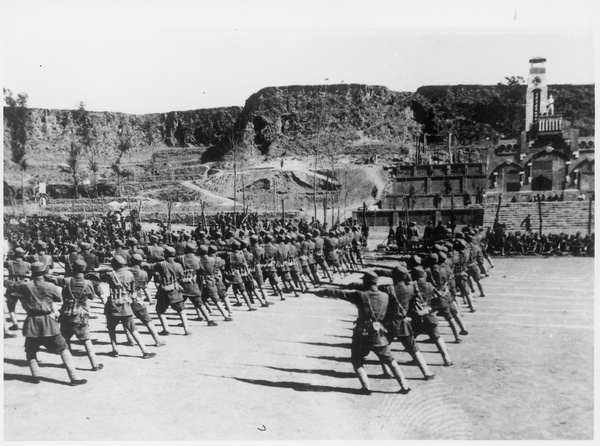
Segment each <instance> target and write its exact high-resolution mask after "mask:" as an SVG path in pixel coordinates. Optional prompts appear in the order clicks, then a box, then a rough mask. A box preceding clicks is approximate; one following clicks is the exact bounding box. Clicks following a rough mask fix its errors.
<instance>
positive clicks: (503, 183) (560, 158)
mask: <svg viewBox="0 0 600 446" xmlns="http://www.w3.org/2000/svg"><path fill="white" fill-rule="evenodd" d="M529 62H530V64H531V66H530V68H529V76H528V79H527V98H526V99H527V101H526V107H527V108H526V111H525V131H523V132H522V134H521V135H520V137H519V138H516V139H503V140H499V141H498V144H497V146H496V149H495V150H494V151H490V152H488V170H487V179H488V184H487V188H488V191H489V192H492V193H494V192H501V193H504V192H509V193H524V195H525V196H527V195H532V193H537V192H540V191H544V193H545V194H546V195H549V194H558V195H564V196H565V199H574V198H573V197H576V196H578V191H587V192H589V191H593V190H594V150H595V141H594V137H593V136H592V137H579V131H578V130H577V129H576V128H573V127H572V125H571V122H569V121H567V120H566V119H564V118H563V115H562V114H561V112H560V110H558V111H557V112H555V110H554V98H553V97H552V95H550V96H548V84H547V80H546V68H545V66H544V62H546V59H544V58H542V57H536V58H533V59H531V60H530V61H529Z"/></svg>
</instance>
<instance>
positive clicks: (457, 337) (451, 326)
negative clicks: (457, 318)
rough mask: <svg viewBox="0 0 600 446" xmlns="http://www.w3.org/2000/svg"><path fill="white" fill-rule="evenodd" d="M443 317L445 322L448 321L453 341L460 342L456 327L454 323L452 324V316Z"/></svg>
mask: <svg viewBox="0 0 600 446" xmlns="http://www.w3.org/2000/svg"><path fill="white" fill-rule="evenodd" d="M444 319H446V322H448V325H450V330H452V334H453V335H454V341H455V342H456V343H457V344H460V343H461V339H460V337H459V336H458V330H457V329H456V325H455V324H454V321H453V320H452V316H450V315H446V316H444Z"/></svg>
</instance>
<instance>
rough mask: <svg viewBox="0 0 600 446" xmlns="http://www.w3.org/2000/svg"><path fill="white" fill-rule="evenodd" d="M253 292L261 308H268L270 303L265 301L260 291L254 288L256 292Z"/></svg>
mask: <svg viewBox="0 0 600 446" xmlns="http://www.w3.org/2000/svg"><path fill="white" fill-rule="evenodd" d="M252 292H253V293H254V295H255V296H256V300H258V301H259V302H260V305H261V307H268V306H269V302H267V299H263V297H262V296H261V295H260V294H259V293H258V291H257V290H256V288H254V290H253V291H252Z"/></svg>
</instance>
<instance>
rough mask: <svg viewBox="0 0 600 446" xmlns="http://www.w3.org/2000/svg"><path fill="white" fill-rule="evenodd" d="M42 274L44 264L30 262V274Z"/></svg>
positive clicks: (44, 267)
mask: <svg viewBox="0 0 600 446" xmlns="http://www.w3.org/2000/svg"><path fill="white" fill-rule="evenodd" d="M44 274H46V265H44V264H43V263H42V262H33V263H32V264H31V275H32V276H33V277H36V276H43V275H44Z"/></svg>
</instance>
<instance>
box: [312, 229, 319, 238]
mask: <svg viewBox="0 0 600 446" xmlns="http://www.w3.org/2000/svg"><path fill="white" fill-rule="evenodd" d="M312 235H314V236H315V237H316V236H317V235H319V231H318V229H313V230H312Z"/></svg>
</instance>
